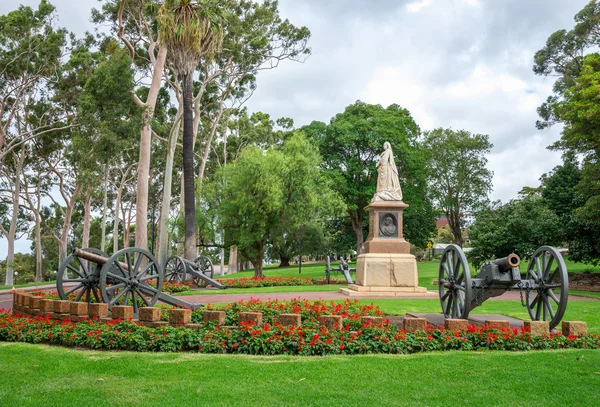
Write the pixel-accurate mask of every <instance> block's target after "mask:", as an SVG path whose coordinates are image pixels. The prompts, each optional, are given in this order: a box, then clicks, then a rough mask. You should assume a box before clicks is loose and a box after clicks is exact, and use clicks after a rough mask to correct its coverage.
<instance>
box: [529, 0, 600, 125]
mask: <svg viewBox="0 0 600 407" xmlns="http://www.w3.org/2000/svg"><path fill="white" fill-rule="evenodd" d="M599 17H600V3H598V2H597V1H596V0H591V1H590V2H589V3H588V4H587V5H586V6H585V7H584V8H583V9H582V10H581V11H580V12H579V13H577V14H576V15H575V27H574V28H573V29H572V30H570V31H567V30H564V29H561V30H558V31H556V32H554V33H553V34H551V35H550V37H548V40H547V41H546V45H545V46H544V47H543V48H542V49H540V50H539V51H537V52H536V53H535V56H534V65H533V72H535V73H536V74H537V75H542V76H554V77H556V78H557V79H556V81H555V82H554V95H552V96H549V97H548V99H547V100H546V102H544V103H543V104H542V105H541V106H540V107H539V108H538V113H539V115H540V117H541V119H542V120H540V121H538V122H537V126H538V128H540V129H543V128H546V127H549V126H552V125H553V124H555V123H558V122H561V121H562V119H561V118H560V117H558V116H557V115H556V114H555V109H554V106H555V105H556V103H559V102H560V101H561V99H562V97H563V96H564V94H565V92H566V91H567V90H568V89H570V88H572V87H573V86H574V84H575V81H576V79H577V77H579V75H580V74H581V72H582V68H583V60H584V57H585V54H586V52H587V51H589V50H592V49H594V48H595V47H597V46H598V45H599V44H600V36H599V35H598V28H599V27H600V18H599Z"/></svg>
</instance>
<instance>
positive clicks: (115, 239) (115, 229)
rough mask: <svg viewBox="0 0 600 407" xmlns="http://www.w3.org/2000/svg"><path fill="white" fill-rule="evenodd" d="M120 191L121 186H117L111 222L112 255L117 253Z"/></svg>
mask: <svg viewBox="0 0 600 407" xmlns="http://www.w3.org/2000/svg"><path fill="white" fill-rule="evenodd" d="M122 191H123V188H122V185H119V188H118V189H117V200H116V202H115V220H114V222H113V253H116V252H118V251H119V212H121V193H122ZM123 226H125V222H123Z"/></svg>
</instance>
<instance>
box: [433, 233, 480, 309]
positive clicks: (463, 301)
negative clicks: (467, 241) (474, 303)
mask: <svg viewBox="0 0 600 407" xmlns="http://www.w3.org/2000/svg"><path fill="white" fill-rule="evenodd" d="M438 281H439V291H440V303H441V305H442V312H443V313H444V317H445V318H455V319H466V318H467V317H468V316H469V311H470V310H471V300H472V298H473V289H472V287H471V273H470V272H469V263H468V262H467V258H466V257H465V253H464V252H463V251H462V249H461V248H460V247H459V246H457V245H454V244H451V245H449V246H448V247H447V248H446V250H445V251H444V253H443V254H442V258H441V261H440V270H439V280H438Z"/></svg>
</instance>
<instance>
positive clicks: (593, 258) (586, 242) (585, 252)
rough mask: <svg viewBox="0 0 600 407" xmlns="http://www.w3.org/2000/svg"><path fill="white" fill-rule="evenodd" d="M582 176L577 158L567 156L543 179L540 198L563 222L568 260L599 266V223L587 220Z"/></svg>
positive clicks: (572, 155) (569, 154) (570, 155)
mask: <svg viewBox="0 0 600 407" xmlns="http://www.w3.org/2000/svg"><path fill="white" fill-rule="evenodd" d="M583 177H584V174H583V171H582V169H581V168H580V165H579V163H578V162H577V159H576V157H575V155H574V154H572V153H567V154H565V155H564V156H563V164H562V165H559V166H556V167H555V168H554V169H553V170H552V171H551V172H550V173H549V174H544V176H543V177H542V185H541V189H542V194H541V195H542V197H543V198H544V202H545V203H546V205H547V206H548V208H549V209H550V210H552V211H553V212H554V213H555V214H556V215H557V216H558V217H559V219H560V223H561V225H562V232H563V241H564V242H565V243H566V244H567V245H568V247H569V258H570V259H571V260H574V261H584V262H586V263H593V264H597V263H598V262H599V261H600V255H599V254H600V224H598V223H597V222H590V221H589V220H588V219H587V213H586V209H585V205H586V199H585V193H584V192H585V189H586V188H587V186H586V185H585V183H583V182H582V180H583ZM582 186H583V190H582ZM582 192H583V193H582Z"/></svg>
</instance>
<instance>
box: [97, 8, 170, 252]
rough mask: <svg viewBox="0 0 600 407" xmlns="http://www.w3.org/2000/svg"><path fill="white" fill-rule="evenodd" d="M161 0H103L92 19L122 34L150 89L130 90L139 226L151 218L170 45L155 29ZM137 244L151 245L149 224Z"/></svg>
mask: <svg viewBox="0 0 600 407" xmlns="http://www.w3.org/2000/svg"><path fill="white" fill-rule="evenodd" d="M160 4H161V2H160V1H158V0H104V1H103V4H102V8H101V10H96V9H94V10H92V20H93V21H94V22H95V23H97V24H109V25H110V28H111V31H110V35H113V36H115V37H116V38H119V40H120V41H121V42H122V43H123V44H124V45H125V47H126V49H127V50H128V52H129V57H130V61H131V66H132V67H133V68H135V69H136V73H137V75H138V78H139V81H141V82H142V83H145V86H146V87H147V89H148V91H147V92H144V93H145V95H144V96H145V97H144V96H140V94H139V93H137V92H132V93H131V97H132V99H133V101H134V102H135V104H136V105H137V106H138V108H139V111H140V113H141V117H142V126H141V131H140V142H139V158H138V162H137V170H136V173H137V185H136V188H135V189H136V191H137V193H136V197H135V201H136V206H135V209H136V210H135V212H136V215H135V218H136V220H139V222H140V226H145V225H146V219H147V218H148V185H149V180H150V178H149V177H150V157H151V143H152V125H153V117H154V110H155V108H156V102H157V99H158V94H159V91H160V88H161V83H162V80H163V74H164V67H165V62H166V57H167V49H166V47H164V46H162V45H161V43H160V41H159V36H158V32H157V29H156V13H157V10H158V8H159V6H160ZM135 245H136V246H137V247H140V248H147V247H148V230H147V228H146V227H138V228H136V234H135Z"/></svg>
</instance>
